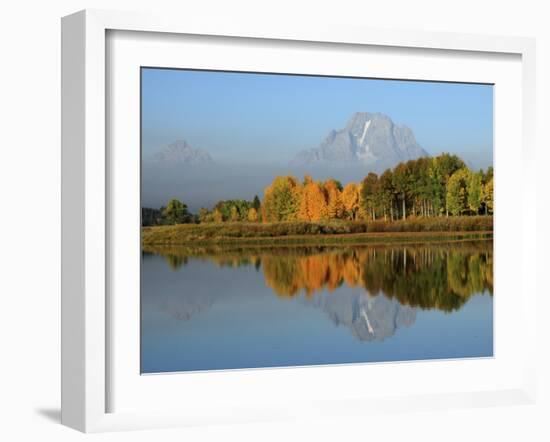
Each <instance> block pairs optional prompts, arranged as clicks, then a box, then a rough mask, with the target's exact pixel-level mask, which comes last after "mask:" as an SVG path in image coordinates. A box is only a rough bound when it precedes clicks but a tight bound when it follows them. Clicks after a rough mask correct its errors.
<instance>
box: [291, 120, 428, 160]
mask: <svg viewBox="0 0 550 442" xmlns="http://www.w3.org/2000/svg"><path fill="white" fill-rule="evenodd" d="M423 156H428V153H427V152H426V151H425V150H424V149H423V148H422V147H421V146H420V145H419V144H418V143H417V142H416V139H415V137H414V134H413V132H412V130H411V129H409V128H408V127H406V126H401V125H397V124H394V122H393V121H392V120H391V118H390V117H388V116H387V115H384V114H381V113H370V112H357V113H356V114H354V115H353V117H352V118H351V119H350V120H349V121H348V123H347V125H346V127H344V128H343V129H340V130H332V131H331V132H330V133H329V134H328V136H327V137H326V138H325V140H324V141H323V142H322V143H321V144H320V145H319V146H318V147H316V148H313V149H309V150H304V151H302V152H300V153H299V154H298V155H297V156H296V157H295V158H294V159H293V160H292V162H291V164H292V165H297V166H299V165H312V164H323V163H326V164H334V163H359V164H365V165H368V166H372V167H373V168H379V167H382V168H385V167H393V166H395V165H396V164H398V163H400V162H402V161H407V160H411V159H416V158H420V157H423Z"/></svg>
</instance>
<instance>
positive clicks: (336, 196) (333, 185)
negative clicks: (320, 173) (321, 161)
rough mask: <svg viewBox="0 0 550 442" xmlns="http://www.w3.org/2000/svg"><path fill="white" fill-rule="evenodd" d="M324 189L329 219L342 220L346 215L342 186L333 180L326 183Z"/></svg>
mask: <svg viewBox="0 0 550 442" xmlns="http://www.w3.org/2000/svg"><path fill="white" fill-rule="evenodd" d="M324 188H325V193H326V198H327V214H328V217H329V218H330V219H337V218H342V217H343V215H344V203H343V202H342V184H341V183H340V182H339V181H336V180H334V179H332V178H331V179H329V180H327V181H326V182H325V185H324Z"/></svg>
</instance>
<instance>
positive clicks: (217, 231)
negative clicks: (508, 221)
mask: <svg viewBox="0 0 550 442" xmlns="http://www.w3.org/2000/svg"><path fill="white" fill-rule="evenodd" d="M492 230H493V219H492V217H486V216H476V217H456V218H455V217H453V218H444V217H441V218H427V219H411V220H403V221H395V222H391V223H390V222H384V221H374V222H357V221H342V222H326V223H323V222H319V223H307V222H281V223H265V224H264V223H242V222H241V223H209V224H180V225H175V226H155V227H143V228H142V245H143V246H146V245H168V246H174V245H191V244H194V245H202V244H204V245H207V244H247V245H273V244H281V245H285V244H286V245H293V244H296V245H309V244H373V243H378V244H383V243H395V242H429V241H442V240H445V241H454V240H474V239H491V238H492V236H493V232H492Z"/></svg>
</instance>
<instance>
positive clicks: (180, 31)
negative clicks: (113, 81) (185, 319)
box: [62, 10, 537, 432]
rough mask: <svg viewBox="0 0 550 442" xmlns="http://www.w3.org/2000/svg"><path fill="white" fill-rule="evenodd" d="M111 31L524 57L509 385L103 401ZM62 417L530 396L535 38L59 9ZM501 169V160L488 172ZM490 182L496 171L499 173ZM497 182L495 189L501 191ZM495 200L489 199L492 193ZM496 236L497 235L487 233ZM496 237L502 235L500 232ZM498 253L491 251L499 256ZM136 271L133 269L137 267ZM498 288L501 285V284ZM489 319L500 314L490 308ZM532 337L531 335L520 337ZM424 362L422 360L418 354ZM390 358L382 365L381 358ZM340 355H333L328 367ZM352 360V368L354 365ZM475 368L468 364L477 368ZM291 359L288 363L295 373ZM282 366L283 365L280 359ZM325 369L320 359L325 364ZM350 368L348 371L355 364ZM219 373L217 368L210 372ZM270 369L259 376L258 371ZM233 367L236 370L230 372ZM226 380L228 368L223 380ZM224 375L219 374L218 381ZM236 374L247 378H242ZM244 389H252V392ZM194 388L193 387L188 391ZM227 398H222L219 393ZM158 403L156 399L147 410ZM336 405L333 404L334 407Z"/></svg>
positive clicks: (84, 427) (233, 412)
mask: <svg viewBox="0 0 550 442" xmlns="http://www.w3.org/2000/svg"><path fill="white" fill-rule="evenodd" d="M109 31H124V32H127V31H140V32H154V33H162V34H163V35H168V34H172V35H180V36H185V35H195V36H196V35H199V36H218V37H222V38H247V39H262V40H263V39H268V40H271V41H275V42H276V41H285V42H286V43H287V44H288V43H290V44H292V42H296V44H298V43H299V42H308V43H312V44H315V43H319V44H326V43H337V44H339V45H342V46H345V45H353V46H364V45H365V46H376V47H378V48H379V49H380V50H384V48H388V49H389V48H396V47H397V48H403V50H407V49H411V50H413V49H427V50H436V51H441V53H443V52H449V51H451V52H464V51H466V52H468V53H474V54H476V55H477V56H478V57H481V58H483V55H484V54H510V55H515V56H517V57H520V63H521V111H520V112H521V151H520V154H519V155H520V156H521V160H522V162H521V163H522V176H523V177H524V180H523V185H522V188H521V189H520V190H518V194H519V195H520V197H521V200H522V210H521V213H519V214H518V219H517V222H518V223H517V225H520V226H521V229H520V239H521V241H520V242H518V244H519V245H520V248H521V250H520V251H519V253H521V261H520V262H521V270H520V272H521V294H522V297H521V300H522V304H521V305H522V312H523V315H522V316H521V317H520V318H519V319H518V321H520V322H521V324H520V325H521V327H522V330H524V332H523V333H524V335H523V337H524V338H525V339H526V342H525V349H524V350H525V351H524V353H523V354H522V360H521V363H522V367H523V368H522V376H521V382H520V383H519V384H517V385H516V384H514V386H513V387H506V388H500V389H497V388H493V389H488V390H486V389H483V388H480V387H479V386H478V387H475V388H473V389H470V390H469V391H468V388H465V389H464V391H462V392H460V393H457V392H449V391H445V390H444V389H440V390H438V388H439V387H437V388H436V389H435V391H432V392H429V393H427V394H424V395H419V394H412V395H410V394H409V395H407V394H404V395H399V394H397V395H396V394H391V395H388V396H383V395H382V396H378V397H377V398H376V402H373V400H372V397H370V398H369V397H368V396H361V395H359V396H358V397H353V398H350V397H346V396H345V395H342V396H341V397H338V393H333V394H332V396H330V397H328V396H327V398H325V399H322V398H317V399H315V400H312V401H311V402H310V403H309V404H308V406H307V407H303V406H298V404H293V403H288V404H285V405H281V404H273V405H271V406H267V405H266V404H260V403H258V404H256V405H255V404H254V402H253V400H251V401H249V402H245V401H244V399H243V402H242V403H239V399H238V398H237V399H234V401H233V403H232V408H231V409H229V410H228V411H227V412H226V413H225V414H223V413H217V412H216V411H215V410H208V409H207V408H205V409H198V410H197V411H196V412H193V413H191V412H190V411H189V410H187V411H186V410H185V407H182V410H180V411H178V410H176V409H173V410H171V411H167V410H165V409H163V408H162V407H151V410H139V411H121V412H118V411H116V412H109V407H108V396H109V392H110V389H111V388H112V387H113V386H112V385H111V384H110V381H109V376H108V373H109V370H110V368H109V367H110V364H111V363H112V361H111V358H112V354H111V353H110V344H109V339H108V331H109V330H108V327H109V324H110V321H111V320H112V317H111V312H110V309H109V306H110V304H109V302H108V291H109V289H110V285H109V276H110V275H109V270H108V269H109V253H108V244H109V241H112V238H111V237H110V235H111V234H113V232H116V231H113V230H110V229H109V228H108V219H109V217H110V210H111V209H110V207H111V206H110V195H109V190H110V188H109V183H108V180H109V174H108V173H107V170H108V167H109V165H108V161H109V155H108V143H107V140H108V136H107V135H108V134H107V132H106V121H107V119H108V117H109V112H110V110H109V109H108V106H107V103H108V100H107V94H108V93H109V90H108V84H107V81H106V67H107V63H108V62H109V60H108V59H107V56H108V55H109V53H108V51H107V45H106V35H107V33H108V32H109ZM62 57H63V58H62V423H63V424H65V425H67V426H70V427H73V428H75V429H78V430H80V431H85V432H96V431H110V430H122V429H139V428H156V427H167V426H185V425H197V424H208V423H218V422H248V421H254V420H271V419H284V418H288V417H309V416H324V415H329V414H330V415H334V414H335V413H336V414H364V413H369V412H372V411H374V410H378V411H380V410H381V409H382V410H385V411H388V412H394V411H399V410H408V409H426V408H452V407H469V406H487V405H500V404H510V403H529V402H532V401H534V400H535V399H534V398H535V393H536V382H535V370H536V362H535V361H536V348H535V347H534V342H535V339H534V335H535V317H536V304H537V301H536V297H537V292H536V286H535V275H534V273H535V266H534V265H532V263H531V264H530V265H527V257H528V256H535V255H536V253H535V250H536V237H535V228H534V226H535V223H536V213H535V206H536V205H535V198H536V193H535V192H533V191H532V189H534V188H536V186H535V176H534V173H531V171H532V170H534V151H535V132H534V121H535V118H534V112H535V42H534V40H532V39H527V38H518V37H491V36H477V35H464V34H450V33H426V32H416V31H388V30H375V29H363V28H359V29H356V28H355V29H354V28H347V27H343V26H330V27H328V26H319V27H316V26H314V25H310V24H308V25H307V26H304V27H302V28H299V29H298V28H294V27H292V26H290V25H285V24H281V23H278V24H273V25H272V26H271V27H270V26H266V25H265V23H247V22H246V21H245V20H244V19H243V20H242V21H240V22H238V23H236V22H232V23H225V24H220V23H210V22H208V21H198V20H193V21H192V20H184V21H182V20H181V18H179V17H158V16H152V15H150V14H134V13H126V12H111V11H99V10H86V11H81V12H78V13H76V14H73V15H70V16H67V17H64V18H63V20H62ZM497 173H499V172H497ZM497 183H498V181H497ZM498 191H499V190H498V184H497V191H496V193H497V194H498ZM497 202H498V199H497ZM496 237H498V235H497V236H496ZM501 238H504V236H501ZM497 259H498V258H497ZM136 277H137V275H136ZM497 296H503V295H501V293H499V294H498V295H497ZM497 320H498V317H497ZM529 337H530V338H531V339H528V338H529ZM426 364H430V363H426ZM387 367H389V365H388V366H387ZM339 369H342V367H332V368H331V369H330V372H331V373H333V374H334V372H335V370H339ZM361 369H362V368H361V366H356V367H354V371H355V372H357V371H358V370H361ZM474 369H475V368H474ZM299 370H300V369H285V373H287V374H286V376H288V373H290V374H291V375H292V373H296V375H297V376H299ZM266 372H267V371H265V370H264V371H256V372H253V371H252V372H250V373H248V374H246V378H247V379H249V380H253V381H254V383H255V385H256V386H257V387H258V386H259V387H261V386H262V383H264V384H267V382H271V380H270V379H269V375H266V374H265V373H266ZM279 373H281V371H279ZM325 373H328V375H329V376H330V373H329V372H328V371H325ZM356 374H357V373H356ZM216 376H218V381H219V382H222V383H223V382H224V378H223V376H224V374H223V373H222V374H220V373H218V374H216ZM266 376H267V377H266ZM235 379H236V378H235ZM232 381H234V379H233V380H232ZM226 382H227V381H226ZM237 382H241V383H242V382H246V381H245V380H244V378H242V376H241V379H240V380H238V381H237ZM251 397H252V396H251ZM192 399H193V398H192V397H190V398H189V400H192ZM224 405H227V404H224ZM153 410H156V411H153ZM335 410H337V411H335Z"/></svg>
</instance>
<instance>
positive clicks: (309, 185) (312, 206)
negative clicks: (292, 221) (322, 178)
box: [298, 180, 328, 221]
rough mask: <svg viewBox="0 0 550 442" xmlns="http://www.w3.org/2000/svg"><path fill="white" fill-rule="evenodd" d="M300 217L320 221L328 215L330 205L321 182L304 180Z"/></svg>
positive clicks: (304, 219) (303, 219) (305, 219)
mask: <svg viewBox="0 0 550 442" xmlns="http://www.w3.org/2000/svg"><path fill="white" fill-rule="evenodd" d="M304 182H305V184H304V187H303V189H302V195H301V196H302V197H301V201H300V208H299V210H298V219H300V220H302V221H319V220H321V219H326V218H327V217H328V205H327V200H326V196H325V191H324V189H323V186H321V184H320V183H319V182H315V181H309V180H304Z"/></svg>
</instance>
